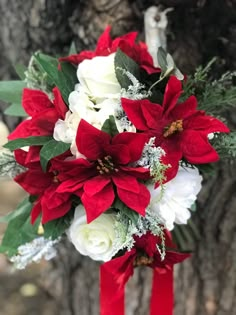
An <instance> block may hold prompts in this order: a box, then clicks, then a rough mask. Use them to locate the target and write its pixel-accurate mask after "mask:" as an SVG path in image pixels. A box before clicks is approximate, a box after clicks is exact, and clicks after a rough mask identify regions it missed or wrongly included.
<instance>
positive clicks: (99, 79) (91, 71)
mask: <svg viewBox="0 0 236 315" xmlns="http://www.w3.org/2000/svg"><path fill="white" fill-rule="evenodd" d="M114 58H115V54H111V55H109V56H98V57H94V58H92V59H86V60H84V61H82V62H81V63H80V64H79V66H78V70H77V76H78V79H79V82H80V84H81V85H82V86H83V88H84V90H85V91H86V93H87V94H88V95H89V96H91V97H92V98H95V99H96V100H97V99H99V100H100V101H101V99H103V98H114V97H115V98H118V97H119V96H120V90H121V87H120V84H119V83H118V81H117V78H116V74H115V66H114Z"/></svg>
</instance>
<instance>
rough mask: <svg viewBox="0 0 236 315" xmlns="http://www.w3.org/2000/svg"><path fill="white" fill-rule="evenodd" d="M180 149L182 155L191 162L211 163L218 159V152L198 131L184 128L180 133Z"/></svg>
mask: <svg viewBox="0 0 236 315" xmlns="http://www.w3.org/2000/svg"><path fill="white" fill-rule="evenodd" d="M181 149H182V152H183V156H184V157H185V158H186V159H187V160H188V161H189V162H190V163H193V164H205V163H212V162H216V161H218V160H219V156H218V153H217V152H216V151H215V150H214V149H213V147H212V146H211V145H210V143H209V142H208V140H207V138H205V137H203V136H202V135H201V134H199V132H197V131H194V130H186V131H185V132H183V134H182V138H181Z"/></svg>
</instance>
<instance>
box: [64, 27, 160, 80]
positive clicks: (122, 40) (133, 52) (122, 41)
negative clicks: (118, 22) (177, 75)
mask: <svg viewBox="0 0 236 315" xmlns="http://www.w3.org/2000/svg"><path fill="white" fill-rule="evenodd" d="M110 31H111V27H110V26H108V27H107V28H106V29H105V31H104V33H103V34H102V35H101V36H100V38H99V39H98V42H97V46H96V49H95V51H90V50H85V51H82V52H81V53H79V54H75V55H70V56H68V57H64V58H60V59H59V60H60V61H67V62H70V63H73V64H76V65H77V64H79V63H80V62H82V61H83V60H85V59H92V58H94V57H97V56H108V55H110V54H112V53H114V52H116V51H117V50H118V49H121V50H122V51H123V52H124V53H125V54H126V55H127V56H129V57H130V58H132V59H133V60H134V61H136V62H137V63H138V64H139V65H140V66H141V68H143V69H144V70H146V71H147V72H148V73H149V74H152V73H155V72H160V71H161V69H160V68H156V67H155V66H154V64H153V59H152V57H151V55H150V54H149V52H148V49H147V46H146V44H145V43H143V42H139V43H138V44H137V43H135V40H136V37H137V35H138V34H137V32H131V33H128V34H126V35H123V36H120V37H117V38H115V39H114V40H112V38H111V36H110Z"/></svg>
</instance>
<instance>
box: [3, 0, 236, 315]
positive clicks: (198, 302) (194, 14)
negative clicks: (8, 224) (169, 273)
mask: <svg viewBox="0 0 236 315" xmlns="http://www.w3.org/2000/svg"><path fill="white" fill-rule="evenodd" d="M159 4H160V5H163V6H165V7H174V11H173V12H171V13H169V14H168V16H169V27H168V48H169V51H170V53H172V55H173V57H174V59H175V60H176V62H177V64H178V66H179V68H180V69H181V70H182V72H184V73H189V72H193V71H194V69H195V68H196V66H197V65H199V64H202V63H206V62H207V61H209V59H211V58H212V57H213V56H219V57H220V58H219V62H218V64H217V65H216V67H215V73H216V75H217V74H218V73H222V71H225V70H228V69H230V70H233V69H235V66H236V56H235V48H236V36H235V34H236V22H235V21H236V10H235V9H236V4H235V1H234V0H231V1H230V0H227V1H223V0H218V1H214V0H210V1H205V0H199V1H194V0H191V1H190V0H188V1H187V0H184V1H173V0H167V1H151V0H146V1H144V0H138V1H132V0H110V1H108V0H91V1H85V0H82V1H76V0H69V1H64V0H58V1H53V0H34V1H33V0H25V1H23V2H22V1H19V0H18V1H16V0H2V1H1V2H0V13H1V20H0V28H1V38H0V47H1V50H0V62H1V65H0V76H1V78H2V79H6V78H10V77H11V78H14V77H15V74H14V71H13V68H12V67H11V66H10V65H11V64H16V63H18V62H24V63H25V64H26V63H27V62H28V60H29V56H30V55H31V54H32V52H34V51H36V50H43V51H44V52H46V53H51V54H58V55H66V54H67V51H68V47H69V45H70V43H71V41H72V40H74V41H75V43H76V46H77V48H78V50H81V49H88V48H93V47H94V45H95V42H96V40H97V38H98V36H99V35H100V34H101V33H102V31H103V30H104V28H105V26H106V25H107V24H110V25H112V34H113V35H114V36H116V35H121V34H123V33H125V32H127V31H133V30H137V31H139V32H140V39H144V38H143V37H144V33H143V12H144V10H146V9H147V8H148V7H149V6H151V5H159ZM234 115H235V114H234ZM231 117H232V118H233V119H234V121H233V123H234V124H235V117H234V116H233V113H232V115H231ZM4 119H5V118H4ZM8 123H9V120H8ZM234 173H235V164H234V165H233V164H229V163H227V162H225V163H221V164H220V165H219V166H218V170H217V173H216V174H215V176H214V177H213V178H206V179H205V184H204V188H203V190H202V192H201V194H200V198H199V203H198V212H197V215H195V218H194V220H195V223H196V225H197V227H198V229H199V231H200V237H199V239H198V240H197V241H196V242H195V245H194V254H193V256H192V258H191V259H188V260H187V261H186V262H184V263H182V264H180V265H178V266H177V267H176V268H175V291H176V294H175V301H176V302H175V315H233V314H236V299H235V296H236V220H235V219H236V210H235V207H236V200H235V199H236V196H235V187H236V180H235V178H234V177H233V176H232V175H233V174H234ZM45 273H46V274H45V275H44V277H43V280H42V281H43V285H44V287H45V290H47V291H48V293H49V294H50V295H51V297H53V298H54V299H55V302H56V303H57V304H58V313H57V314H59V313H60V314H62V315H96V314H99V306H98V296H99V284H98V275H99V264H98V263H96V262H94V261H92V260H90V259H87V258H86V257H81V256H80V255H79V254H78V253H77V252H76V251H75V250H74V248H73V247H72V245H71V244H69V243H68V242H67V241H66V240H65V241H64V243H63V245H62V246H60V247H59V255H58V258H57V259H56V260H54V261H53V262H52V263H51V264H50V265H49V267H48V270H47V271H46V272H45ZM150 286H151V271H150V270H149V269H148V268H139V270H136V272H135V275H134V277H133V279H132V280H131V281H130V282H129V284H128V288H127V298H126V310H127V313H126V314H127V315H133V314H135V315H146V314H148V303H149V293H150V289H151V288H150ZM111 314H112V312H111ZM163 315H165V314H163Z"/></svg>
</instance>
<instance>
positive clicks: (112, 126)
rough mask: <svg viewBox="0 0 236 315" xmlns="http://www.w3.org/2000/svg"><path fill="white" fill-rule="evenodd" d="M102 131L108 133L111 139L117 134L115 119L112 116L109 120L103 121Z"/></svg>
mask: <svg viewBox="0 0 236 315" xmlns="http://www.w3.org/2000/svg"><path fill="white" fill-rule="evenodd" d="M102 131H104V132H106V133H109V135H110V136H112V137H114V136H115V135H117V134H118V133H119V131H118V129H117V127H116V122H115V118H114V117H113V116H112V115H110V116H109V118H108V119H106V120H105V122H104V124H103V126H102Z"/></svg>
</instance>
